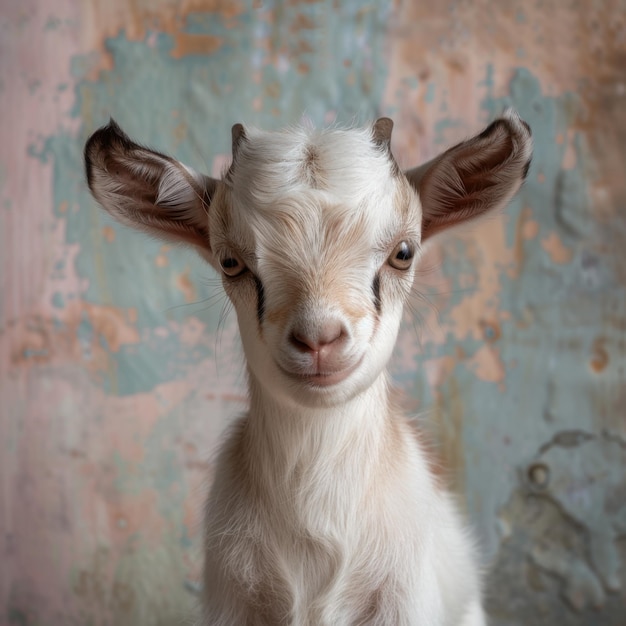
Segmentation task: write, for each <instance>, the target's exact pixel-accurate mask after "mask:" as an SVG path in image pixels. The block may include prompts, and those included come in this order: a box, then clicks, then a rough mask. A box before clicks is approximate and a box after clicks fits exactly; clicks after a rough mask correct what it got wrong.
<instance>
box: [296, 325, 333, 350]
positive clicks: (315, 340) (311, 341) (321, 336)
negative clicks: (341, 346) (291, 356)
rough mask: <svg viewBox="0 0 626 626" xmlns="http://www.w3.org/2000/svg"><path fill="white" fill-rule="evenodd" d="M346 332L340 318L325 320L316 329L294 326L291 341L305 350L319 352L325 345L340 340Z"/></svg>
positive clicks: (299, 348)
mask: <svg viewBox="0 0 626 626" xmlns="http://www.w3.org/2000/svg"><path fill="white" fill-rule="evenodd" d="M344 334H345V331H344V328H343V325H342V323H341V322H340V321H339V320H330V321H327V322H324V324H322V325H321V326H319V327H318V328H315V329H306V330H305V329H303V328H294V329H293V331H292V332H291V343H292V344H293V345H294V346H295V347H296V348H298V350H301V351H303V352H319V351H320V350H321V349H322V348H324V347H325V346H329V345H330V344H332V343H335V342H336V341H338V340H339V339H340V338H341V337H343V335H344Z"/></svg>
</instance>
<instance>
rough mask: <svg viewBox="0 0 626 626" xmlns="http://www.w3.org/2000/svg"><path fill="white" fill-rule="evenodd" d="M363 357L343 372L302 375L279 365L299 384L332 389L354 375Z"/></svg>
mask: <svg viewBox="0 0 626 626" xmlns="http://www.w3.org/2000/svg"><path fill="white" fill-rule="evenodd" d="M362 361H363V357H361V358H360V359H359V360H358V361H357V362H356V363H354V364H353V365H350V366H349V367H346V368H344V369H342V370H337V371H334V372H316V373H315V374H302V373H299V372H291V371H289V370H286V369H285V368H284V367H282V366H281V365H278V364H277V365H278V369H280V371H281V372H282V373H283V374H285V376H287V377H288V378H290V379H291V380H295V381H297V382H299V383H304V384H305V385H307V386H309V387H332V386H333V385H337V384H339V383H341V382H343V381H344V380H345V379H346V378H348V376H350V374H352V373H353V372H354V371H355V370H356V369H357V368H358V367H359V365H361V362H362Z"/></svg>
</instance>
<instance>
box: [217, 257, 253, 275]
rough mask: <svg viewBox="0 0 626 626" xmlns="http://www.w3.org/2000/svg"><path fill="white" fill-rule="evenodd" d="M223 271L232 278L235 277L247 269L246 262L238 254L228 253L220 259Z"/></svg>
mask: <svg viewBox="0 0 626 626" xmlns="http://www.w3.org/2000/svg"><path fill="white" fill-rule="evenodd" d="M220 267H221V268H222V272H224V274H226V276H230V278H235V276H239V275H240V274H243V273H244V272H245V271H246V269H247V268H246V265H245V263H244V262H243V261H242V260H241V259H240V258H239V257H238V256H237V255H236V254H232V253H230V254H227V255H225V256H224V257H222V258H221V259H220Z"/></svg>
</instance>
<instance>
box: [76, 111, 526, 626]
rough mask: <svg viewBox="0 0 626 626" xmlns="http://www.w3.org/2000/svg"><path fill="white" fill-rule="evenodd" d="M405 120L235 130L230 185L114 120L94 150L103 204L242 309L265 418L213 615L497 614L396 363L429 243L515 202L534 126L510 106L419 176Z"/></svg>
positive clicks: (220, 519)
mask: <svg viewBox="0 0 626 626" xmlns="http://www.w3.org/2000/svg"><path fill="white" fill-rule="evenodd" d="M391 128H392V122H391V120H389V119H387V118H382V119H379V120H378V121H377V122H375V123H374V124H373V125H371V126H369V127H366V128H361V129H347V130H338V129H333V130H324V131H311V130H307V129H304V128H290V129H289V130H284V131H282V132H276V133H268V132H263V131H259V130H255V129H252V128H245V129H244V127H243V126H241V125H240V124H237V125H235V126H234V127H233V130H232V136H233V163H232V165H231V167H230V169H229V170H228V172H227V173H226V174H225V175H224V177H223V179H222V180H215V179H213V178H209V177H207V176H204V175H202V174H199V173H198V172H196V171H194V170H192V169H191V168H189V167H187V166H185V165H183V164H182V163H179V162H178V161H175V160H174V159H172V158H170V157H168V156H165V155H163V154H160V153H158V152H154V151H152V150H149V149H147V148H144V147H142V146H140V145H138V144H136V143H134V142H133V141H131V140H130V139H129V138H128V137H127V136H126V135H125V134H124V133H123V132H122V130H121V129H120V128H119V126H117V125H116V124H115V123H114V122H113V121H111V122H110V124H109V125H108V126H105V127H104V128H101V129H100V130H98V131H97V132H96V133H95V134H94V135H93V136H92V137H91V138H90V139H89V141H88V142H87V145H86V147H85V160H86V167H87V178H88V181H89V187H90V188H91V191H92V193H93V195H94V196H95V197H96V199H97V200H98V201H99V202H100V203H101V204H102V206H103V207H104V208H105V209H106V210H107V211H108V212H109V213H111V214H112V215H113V216H114V217H115V218H116V219H118V220H119V221H121V222H123V223H124V224H127V225H129V226H134V227H136V228H139V229H141V230H143V231H145V232H147V233H150V234H152V235H157V236H158V237H161V238H164V239H167V240H170V241H178V242H184V243H187V244H191V245H193V246H195V247H196V248H197V249H199V250H200V252H201V253H202V254H203V256H204V257H205V258H206V259H207V260H208V262H209V263H210V264H211V265H213V267H215V268H216V270H217V271H218V272H220V273H221V275H222V279H223V284H224V288H225V290H226V292H227V294H228V297H229V298H230V299H231V301H232V302H233V304H234V306H235V309H236V312H237V318H238V321H239V327H240V332H241V338H242V342H243V347H244V351H245V355H246V359H247V372H248V387H249V396H250V410H249V411H248V413H247V414H246V415H245V416H244V417H243V418H241V419H240V420H239V421H238V422H237V424H236V425H235V427H234V428H233V430H232V432H231V433H230V435H229V436H228V439H227V440H226V442H225V444H224V446H223V448H222V451H221V455H220V457H219V462H218V466H217V470H216V474H215V484H214V486H213V489H212V491H211V493H210V495H209V499H208V503H207V506H206V526H205V531H206V535H205V543H204V547H205V566H204V591H203V604H204V612H203V617H202V621H201V624H202V625H205V626H209V625H211V626H213V625H220V626H235V625H236V626H239V625H242V626H244V625H248V626H252V625H271V626H277V625H293V626H305V625H310V626H319V625H327V626H348V625H350V626H352V625H356V624H376V625H385V626H399V625H407V626H444V625H445V626H459V625H460V626H479V625H484V624H485V616H484V613H483V609H482V606H481V592H480V576H479V573H478V569H479V568H478V566H477V563H476V557H475V555H474V550H473V548H472V542H471V540H470V539H469V537H468V534H467V533H466V531H465V530H464V528H463V524H462V522H461V519H460V517H459V515H458V514H457V512H456V510H455V507H454V505H453V503H452V501H451V498H450V497H449V495H448V494H447V493H446V491H445V490H444V489H442V487H441V486H440V485H439V484H438V483H437V480H436V478H435V477H434V476H433V473H432V471H431V469H430V468H429V463H428V459H427V457H426V454H425V452H424V449H423V447H422V445H421V444H420V440H419V439H418V438H417V437H416V435H415V433H414V432H413V429H412V426H411V424H410V423H409V422H408V421H407V419H405V418H404V417H403V416H402V415H401V414H400V413H399V411H398V410H397V409H396V407H395V406H394V402H393V394H392V393H391V391H390V385H389V378H388V376H387V374H386V372H385V366H386V364H387V361H388V359H389V357H390V355H391V352H392V349H393V346H394V342H395V339H396V335H397V332H398V326H399V324H400V319H401V315H402V309H403V305H404V302H405V300H406V298H407V296H408V294H409V291H410V290H411V285H412V282H413V276H414V273H415V267H416V264H417V262H418V261H419V257H420V251H421V250H422V247H423V245H424V243H426V242H428V241H429V240H430V239H431V238H432V237H433V236H434V235H436V234H438V233H439V232H440V231H443V230H444V229H446V228H448V227H451V226H455V225H457V224H459V223H461V222H465V221H467V220H471V219H474V218H478V217H480V216H482V215H485V214H486V213H488V212H490V211H494V210H497V209H499V208H502V207H503V206H504V205H505V204H506V203H507V202H508V201H509V200H510V198H511V197H512V196H513V194H514V193H515V192H516V190H517V189H518V188H519V187H520V185H521V184H522V181H523V179H524V177H525V176H526V173H527V171H528V167H529V163H530V158H531V152H532V143H531V137H530V129H529V128H528V125H527V124H526V123H525V122H523V121H522V120H521V119H520V118H519V117H518V116H517V114H516V113H514V112H512V111H507V112H506V113H505V114H504V116H503V117H502V118H501V119H498V120H496V121H495V122H493V123H492V124H491V125H490V126H489V127H488V128H486V129H485V130H484V131H483V132H482V133H480V134H479V135H477V136H476V137H474V138H472V139H470V140H469V141H465V142H463V143H460V144H459V145H457V146H455V147H453V148H451V149H449V150H448V151H447V152H444V153H443V154H442V155H440V156H438V157H437V158H435V159H433V160H432V161H430V162H428V163H426V164H425V165H423V166H421V167H418V168H416V169H412V170H409V171H406V172H402V171H401V170H400V169H399V168H398V165H397V164H396V162H395V160H394V158H393V156H392V154H391V151H390V137H391Z"/></svg>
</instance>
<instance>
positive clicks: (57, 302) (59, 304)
mask: <svg viewBox="0 0 626 626" xmlns="http://www.w3.org/2000/svg"><path fill="white" fill-rule="evenodd" d="M52 306H53V307H55V308H57V309H62V308H63V307H64V306H65V298H64V297H63V294H62V293H59V292H58V291H57V292H55V293H54V294H53V295H52Z"/></svg>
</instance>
